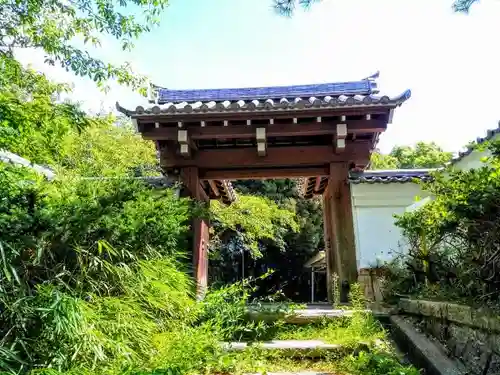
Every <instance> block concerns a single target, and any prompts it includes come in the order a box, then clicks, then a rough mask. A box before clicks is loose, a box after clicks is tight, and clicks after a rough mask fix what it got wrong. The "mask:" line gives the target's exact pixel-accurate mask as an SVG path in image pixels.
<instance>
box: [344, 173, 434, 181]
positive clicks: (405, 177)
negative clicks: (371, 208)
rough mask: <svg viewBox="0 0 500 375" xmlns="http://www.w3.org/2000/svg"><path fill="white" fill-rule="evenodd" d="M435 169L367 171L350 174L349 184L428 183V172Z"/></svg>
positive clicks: (429, 177)
mask: <svg viewBox="0 0 500 375" xmlns="http://www.w3.org/2000/svg"><path fill="white" fill-rule="evenodd" d="M435 170H437V169H394V170H372V171H370V170H368V171H364V172H360V173H353V172H351V173H350V175H349V182H350V183H352V184H361V183H368V184H375V183H382V184H390V183H396V182H397V183H406V182H415V180H421V181H429V180H430V179H431V175H430V172H432V171H435Z"/></svg>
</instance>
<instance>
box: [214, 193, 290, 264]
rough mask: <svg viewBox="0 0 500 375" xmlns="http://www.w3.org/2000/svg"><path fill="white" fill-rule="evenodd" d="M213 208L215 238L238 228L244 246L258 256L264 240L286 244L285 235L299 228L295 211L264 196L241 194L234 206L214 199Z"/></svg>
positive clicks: (216, 239) (219, 237) (218, 238)
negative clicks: (260, 245)
mask: <svg viewBox="0 0 500 375" xmlns="http://www.w3.org/2000/svg"><path fill="white" fill-rule="evenodd" d="M211 212H212V214H213V216H214V221H215V225H214V230H215V241H218V240H220V239H221V238H222V237H223V236H224V235H225V234H226V232H227V231H233V232H238V233H239V234H240V235H241V239H242V242H243V246H245V248H246V249H248V250H249V251H250V252H251V253H252V255H253V256H254V257H260V256H262V253H261V251H260V247H259V242H260V241H266V240H267V241H274V242H275V243H276V244H277V246H279V247H281V248H283V247H284V243H283V235H284V234H285V233H286V232H287V231H288V230H290V229H291V230H293V231H297V230H298V229H299V226H298V224H297V221H296V219H295V213H294V212H293V211H289V210H286V209H282V208H280V207H278V205H277V204H276V203H274V202H272V201H271V200H269V199H266V198H264V197H256V196H251V195H248V196H245V195H243V196H242V195H240V196H238V200H237V201H236V202H234V203H233V204H231V205H230V206H224V205H223V204H221V203H220V202H219V201H214V202H212V204H211Z"/></svg>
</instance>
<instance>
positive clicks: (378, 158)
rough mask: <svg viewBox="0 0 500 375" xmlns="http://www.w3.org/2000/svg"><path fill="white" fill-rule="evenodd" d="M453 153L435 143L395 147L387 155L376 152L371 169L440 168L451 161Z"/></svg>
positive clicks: (373, 155)
mask: <svg viewBox="0 0 500 375" xmlns="http://www.w3.org/2000/svg"><path fill="white" fill-rule="evenodd" d="M451 157H452V153H451V152H446V151H444V150H443V149H442V148H441V147H440V146H438V145H437V144H436V143H435V142H430V143H425V142H417V143H416V144H415V146H394V147H393V149H392V150H391V152H390V153H389V154H387V155H384V154H381V153H380V152H374V153H373V154H372V158H371V164H370V168H371V169H412V168H438V167H442V166H443V165H444V164H445V163H447V162H448V161H450V160H451Z"/></svg>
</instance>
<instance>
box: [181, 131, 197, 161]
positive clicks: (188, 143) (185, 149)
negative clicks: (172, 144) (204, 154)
mask: <svg viewBox="0 0 500 375" xmlns="http://www.w3.org/2000/svg"><path fill="white" fill-rule="evenodd" d="M177 142H179V153H180V154H181V156H183V157H189V156H191V150H196V145H195V143H194V142H193V141H192V140H191V138H190V137H189V134H188V131H187V130H186V129H179V130H177Z"/></svg>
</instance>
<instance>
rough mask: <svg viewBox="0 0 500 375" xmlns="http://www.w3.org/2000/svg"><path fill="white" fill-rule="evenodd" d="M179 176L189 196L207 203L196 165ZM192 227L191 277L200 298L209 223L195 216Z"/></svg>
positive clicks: (205, 271) (205, 275)
mask: <svg viewBox="0 0 500 375" xmlns="http://www.w3.org/2000/svg"><path fill="white" fill-rule="evenodd" d="M181 178H182V182H183V184H184V187H185V188H186V189H187V190H188V192H189V196H190V197H191V198H193V199H194V200H195V201H197V202H202V203H204V204H208V203H209V199H208V196H207V195H206V193H205V192H204V190H203V189H202V187H201V184H200V179H199V172H198V168H197V167H186V168H182V170H181ZM192 229H193V277H194V279H195V281H196V296H197V298H198V299H202V298H203V297H204V295H205V293H206V290H207V286H208V242H209V241H210V223H209V221H208V219H207V218H202V217H199V218H195V219H193V222H192Z"/></svg>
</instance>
